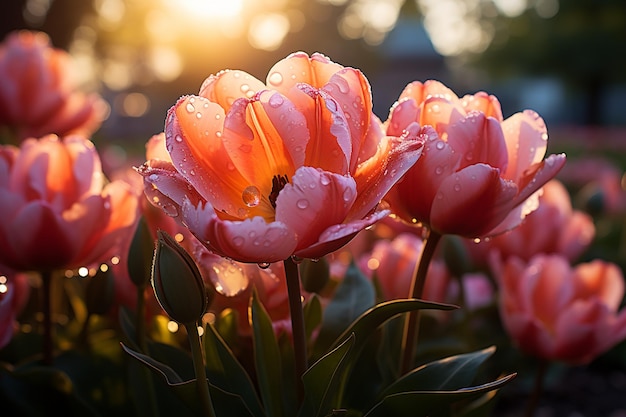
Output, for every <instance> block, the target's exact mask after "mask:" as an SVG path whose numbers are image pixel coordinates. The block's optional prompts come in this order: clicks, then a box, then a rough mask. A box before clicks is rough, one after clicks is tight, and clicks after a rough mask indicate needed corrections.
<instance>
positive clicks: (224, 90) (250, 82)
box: [198, 70, 267, 109]
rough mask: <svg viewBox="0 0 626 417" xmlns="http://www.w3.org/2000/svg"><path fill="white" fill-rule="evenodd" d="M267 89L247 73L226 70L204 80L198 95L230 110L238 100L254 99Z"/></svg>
mask: <svg viewBox="0 0 626 417" xmlns="http://www.w3.org/2000/svg"><path fill="white" fill-rule="evenodd" d="M266 88H267V87H266V86H265V84H263V83H262V82H261V81H259V80H258V79H256V78H255V77H254V76H252V75H250V74H248V73H247V72H245V71H240V70H224V71H221V72H219V73H218V74H216V75H211V76H209V77H208V78H207V79H206V80H204V82H203V83H202V86H201V87H200V92H199V93H198V95H199V96H202V97H204V98H207V99H209V101H211V102H213V103H217V104H219V106H220V107H222V108H223V109H229V108H230V106H232V105H233V103H234V102H235V100H237V99H238V98H242V97H243V98H252V97H254V95H255V94H256V93H258V92H259V91H261V90H265V89H266Z"/></svg>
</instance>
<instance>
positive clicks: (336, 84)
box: [322, 68, 372, 170]
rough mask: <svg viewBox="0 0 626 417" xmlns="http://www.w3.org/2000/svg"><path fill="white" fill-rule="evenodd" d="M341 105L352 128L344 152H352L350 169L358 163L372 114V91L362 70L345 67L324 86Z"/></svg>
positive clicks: (323, 88)
mask: <svg viewBox="0 0 626 417" xmlns="http://www.w3.org/2000/svg"><path fill="white" fill-rule="evenodd" d="M322 90H323V91H326V92H328V93H329V94H330V95H331V96H332V97H333V98H334V99H335V100H336V101H337V104H338V105H339V108H340V109H341V110H342V112H343V116H344V119H345V121H346V123H347V125H348V128H349V130H350V138H351V139H352V144H351V146H350V145H349V146H348V147H345V146H344V152H345V153H346V154H348V155H349V154H350V150H351V153H352V158H351V161H350V169H351V170H352V169H354V167H355V166H356V164H357V159H358V156H359V153H360V152H359V150H360V149H361V145H362V143H363V142H364V140H365V137H366V131H367V129H368V128H369V125H370V117H371V114H372V93H371V88H370V85H369V83H368V82H367V79H366V78H365V76H364V75H363V74H362V73H361V71H359V70H356V69H353V68H345V69H343V70H341V71H338V72H336V73H335V74H333V76H332V77H331V78H330V80H329V81H328V83H327V84H326V85H324V87H322Z"/></svg>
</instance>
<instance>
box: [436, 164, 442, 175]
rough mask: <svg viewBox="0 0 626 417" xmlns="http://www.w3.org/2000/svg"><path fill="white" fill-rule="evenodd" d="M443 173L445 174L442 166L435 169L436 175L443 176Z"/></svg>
mask: <svg viewBox="0 0 626 417" xmlns="http://www.w3.org/2000/svg"><path fill="white" fill-rule="evenodd" d="M442 172H443V168H442V167H441V166H438V167H437V168H435V174H437V175H441V173H442Z"/></svg>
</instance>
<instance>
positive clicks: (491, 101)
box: [461, 91, 503, 122]
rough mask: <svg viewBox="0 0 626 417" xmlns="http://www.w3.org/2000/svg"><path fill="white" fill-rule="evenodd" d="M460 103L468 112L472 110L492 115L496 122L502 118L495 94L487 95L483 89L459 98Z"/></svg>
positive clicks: (488, 115) (487, 115)
mask: <svg viewBox="0 0 626 417" xmlns="http://www.w3.org/2000/svg"><path fill="white" fill-rule="evenodd" d="M461 105H462V106H463V107H464V108H465V111H466V112H468V113H470V112H472V111H479V112H481V113H484V115H485V116H486V117H493V118H494V119H496V120H497V121H498V122H502V120H503V117H502V108H501V107H500V102H499V101H498V99H497V98H496V96H493V95H489V94H487V93H485V92H484V91H479V92H478V93H476V94H467V95H465V96H464V97H463V98H462V99H461Z"/></svg>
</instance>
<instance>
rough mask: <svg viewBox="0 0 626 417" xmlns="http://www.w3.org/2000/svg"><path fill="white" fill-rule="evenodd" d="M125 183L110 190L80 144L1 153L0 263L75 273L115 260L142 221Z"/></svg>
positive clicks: (76, 139)
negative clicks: (132, 231)
mask: <svg viewBox="0 0 626 417" xmlns="http://www.w3.org/2000/svg"><path fill="white" fill-rule="evenodd" d="M137 204H138V203H137V198H136V195H134V194H133V193H132V192H131V190H130V188H129V187H128V186H127V184H126V183H123V182H121V181H114V182H111V183H108V184H106V185H105V178H104V175H103V174H102V171H101V168H100V159H99V157H98V153H97V151H96V149H95V147H94V145H93V143H92V142H90V141H88V140H87V139H84V138H83V137H81V136H68V137H66V138H63V139H60V138H59V137H57V136H56V135H48V136H45V137H43V138H41V139H39V140H36V139H27V140H25V141H24V142H22V144H21V147H20V148H16V147H13V146H10V145H9V146H2V147H0V212H1V213H2V217H1V218H0V262H1V263H4V264H6V265H7V266H9V267H11V268H14V269H16V270H21V271H23V270H39V271H43V270H53V269H59V268H69V269H71V268H76V267H80V266H85V265H89V264H92V263H96V262H103V261H105V260H108V259H109V258H110V257H111V256H113V255H117V253H114V251H117V250H118V247H117V245H118V244H119V243H120V241H121V240H122V239H126V238H128V237H129V236H128V234H129V231H130V229H131V227H132V225H133V224H134V222H135V219H136V216H137Z"/></svg>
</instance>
